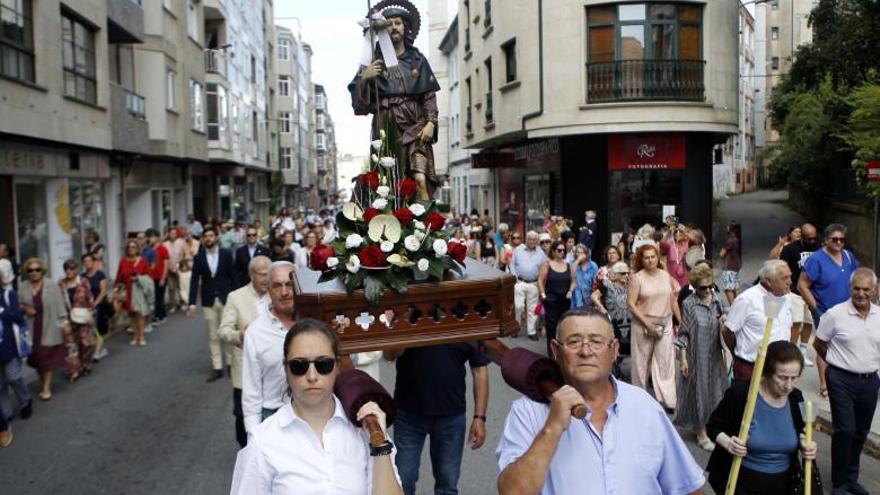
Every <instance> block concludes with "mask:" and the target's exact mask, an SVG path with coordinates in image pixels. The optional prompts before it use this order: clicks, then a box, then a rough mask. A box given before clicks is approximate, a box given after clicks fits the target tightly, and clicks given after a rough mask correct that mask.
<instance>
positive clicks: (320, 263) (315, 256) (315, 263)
mask: <svg viewBox="0 0 880 495" xmlns="http://www.w3.org/2000/svg"><path fill="white" fill-rule="evenodd" d="M335 255H336V252H335V251H333V248H332V247H330V246H328V245H326V244H318V245H317V246H315V247H314V248H312V254H311V255H310V256H309V267H310V268H311V269H312V270H317V271H319V272H323V271H325V270H327V269H329V268H330V267H328V266H327V259H328V258H330V257H333V256H335Z"/></svg>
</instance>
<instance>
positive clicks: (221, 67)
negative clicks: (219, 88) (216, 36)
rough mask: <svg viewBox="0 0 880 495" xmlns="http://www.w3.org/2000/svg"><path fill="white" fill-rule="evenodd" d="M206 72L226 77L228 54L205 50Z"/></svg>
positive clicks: (220, 51)
mask: <svg viewBox="0 0 880 495" xmlns="http://www.w3.org/2000/svg"><path fill="white" fill-rule="evenodd" d="M205 72H207V73H208V74H219V75H220V76H223V77H224V78H225V77H226V52H224V51H223V50H205Z"/></svg>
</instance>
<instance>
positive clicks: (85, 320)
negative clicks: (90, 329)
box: [70, 308, 92, 325]
mask: <svg viewBox="0 0 880 495" xmlns="http://www.w3.org/2000/svg"><path fill="white" fill-rule="evenodd" d="M70 321H71V323H75V324H77V325H89V324H91V323H92V311H91V310H90V309H89V308H72V309H71V310H70Z"/></svg>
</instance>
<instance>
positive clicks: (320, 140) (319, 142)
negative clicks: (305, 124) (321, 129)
mask: <svg viewBox="0 0 880 495" xmlns="http://www.w3.org/2000/svg"><path fill="white" fill-rule="evenodd" d="M315 147H316V148H317V149H318V150H323V149H324V134H315Z"/></svg>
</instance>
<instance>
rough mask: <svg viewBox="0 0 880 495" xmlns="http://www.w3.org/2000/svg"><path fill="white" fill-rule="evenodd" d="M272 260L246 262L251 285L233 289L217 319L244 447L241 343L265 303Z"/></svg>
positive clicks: (237, 428) (258, 258) (238, 434)
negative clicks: (229, 356) (229, 361)
mask: <svg viewBox="0 0 880 495" xmlns="http://www.w3.org/2000/svg"><path fill="white" fill-rule="evenodd" d="M271 264H272V261H271V260H270V259H269V258H267V257H265V256H255V257H254V258H253V259H251V261H250V263H248V275H249V276H250V279H251V282H250V283H249V284H247V285H245V286H244V287H242V288H240V289H237V290H234V291H232V292H230V293H229V296H227V297H226V306H224V307H223V316H222V317H221V318H220V329H219V330H218V331H219V333H220V340H222V341H223V342H224V343H225V344H228V345H230V346H231V347H232V401H233V402H232V414H233V415H234V416H235V439H236V440H238V444H239V445H240V446H241V447H244V446H245V445H246V444H247V431H246V430H245V428H244V413H243V412H242V409H241V359H242V357H241V347H242V345H243V344H244V335H245V329H246V328H247V326H248V325H250V324H251V322H253V321H254V320H256V319H257V316H258V315H259V314H260V312H261V311H265V306H266V305H267V303H268V296H267V295H266V289H267V282H268V278H269V265H271Z"/></svg>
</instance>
